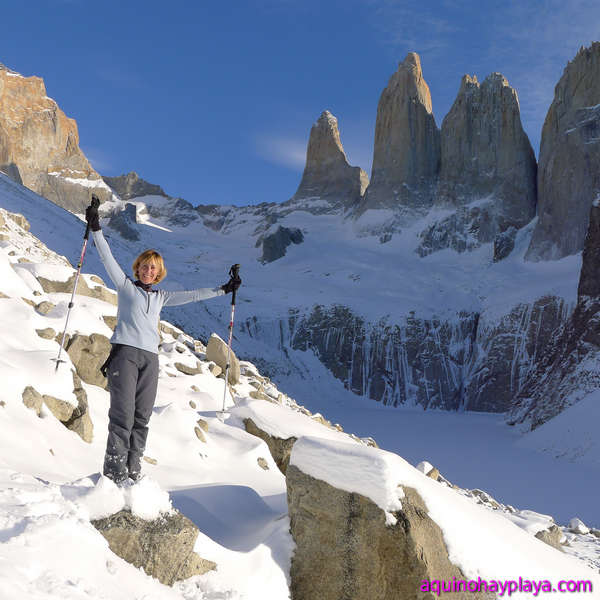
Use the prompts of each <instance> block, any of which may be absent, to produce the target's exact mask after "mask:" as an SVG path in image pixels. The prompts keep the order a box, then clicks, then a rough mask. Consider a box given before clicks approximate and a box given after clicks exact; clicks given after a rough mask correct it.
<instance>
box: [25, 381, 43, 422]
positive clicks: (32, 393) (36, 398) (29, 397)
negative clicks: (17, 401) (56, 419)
mask: <svg viewBox="0 0 600 600" xmlns="http://www.w3.org/2000/svg"><path fill="white" fill-rule="evenodd" d="M22 398H23V404H24V405H25V406H26V407H27V408H30V409H31V410H33V411H35V414H36V415H37V416H38V417H39V416H40V413H41V411H42V405H43V404H44V399H43V398H42V395H41V394H40V393H39V392H38V391H37V390H36V389H35V388H34V387H32V386H30V385H28V386H27V387H26V388H25V389H24V390H23V394H22Z"/></svg>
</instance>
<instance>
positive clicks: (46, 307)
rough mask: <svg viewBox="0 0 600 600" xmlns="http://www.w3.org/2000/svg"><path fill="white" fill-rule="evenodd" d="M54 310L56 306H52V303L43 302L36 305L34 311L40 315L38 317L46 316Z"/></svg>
mask: <svg viewBox="0 0 600 600" xmlns="http://www.w3.org/2000/svg"><path fill="white" fill-rule="evenodd" d="M55 308H56V304H52V302H48V301H47V300H44V301H43V302H40V303H39V304H36V306H35V310H37V312H39V313H40V315H47V314H48V313H49V312H52V311H53V310H54V309H55Z"/></svg>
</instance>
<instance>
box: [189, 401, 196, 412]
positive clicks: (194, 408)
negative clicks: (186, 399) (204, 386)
mask: <svg viewBox="0 0 600 600" xmlns="http://www.w3.org/2000/svg"><path fill="white" fill-rule="evenodd" d="M190 408H191V409H192V410H196V408H197V406H196V403H195V402H194V401H193V400H190Z"/></svg>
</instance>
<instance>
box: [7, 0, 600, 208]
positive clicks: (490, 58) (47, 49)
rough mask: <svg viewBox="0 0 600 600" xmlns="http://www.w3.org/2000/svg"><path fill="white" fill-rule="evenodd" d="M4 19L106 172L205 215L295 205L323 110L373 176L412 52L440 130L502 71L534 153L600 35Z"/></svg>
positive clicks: (562, 27) (484, 15) (370, 25)
mask: <svg viewBox="0 0 600 600" xmlns="http://www.w3.org/2000/svg"><path fill="white" fill-rule="evenodd" d="M0 14H1V18H2V25H3V26H2V36H1V38H0V39H1V41H0V62H2V63H4V64H5V65H7V66H8V67H10V68H12V69H14V70H16V71H18V72H20V73H22V74H23V75H39V76H41V77H43V78H44V80H45V83H46V89H47V91H48V95H49V96H50V97H52V98H54V99H55V100H56V101H57V102H58V104H59V106H60V107H61V108H62V109H63V110H64V111H65V112H66V114H67V115H68V116H69V117H73V118H75V119H76V121H77V123H78V125H79V133H80V142H81V147H82V149H83V150H84V152H85V153H86V155H87V156H88V158H89V159H90V160H91V162H92V164H93V165H94V167H95V168H96V169H97V170H98V171H99V172H100V173H102V174H103V175H120V174H122V173H126V172H128V171H137V172H138V173H139V174H140V176H141V177H143V178H145V179H147V180H148V181H150V182H152V183H157V184H159V185H161V186H162V187H163V188H164V189H165V191H166V192H167V193H168V194H170V195H172V196H179V197H183V198H185V199H186V200H189V201H190V202H192V203H193V204H199V203H202V204H208V203H216V204H239V205H241V204H256V203H259V202H263V201H267V202H281V201H284V200H286V199H288V198H289V197H290V196H292V195H293V193H294V192H295V191H296V188H297V186H298V183H299V181H300V177H301V175H302V169H303V165H304V155H305V149H306V143H307V140H308V134H309V132H310V127H311V125H312V124H313V123H314V121H316V119H317V118H318V117H319V115H320V114H321V112H322V111H323V110H325V109H328V110H330V111H331V112H332V113H333V114H334V115H335V116H336V117H337V118H338V121H339V125H340V132H341V138H342V143H343V144H344V148H345V150H346V153H347V155H348V158H349V160H350V163H351V164H353V165H359V166H361V167H363V168H364V169H365V170H366V171H368V172H369V171H370V169H371V160H372V146H373V132H374V125H375V116H376V111H377V102H378V100H379V96H380V94H381V91H382V90H383V88H384V87H385V86H386V85H387V82H388V79H389V77H390V76H391V75H392V73H393V72H394V71H395V70H396V68H397V65H398V62H400V61H402V60H403V59H404V57H405V56H406V54H407V52H409V51H416V52H418V53H419V54H420V55H421V63H422V66H423V72H424V77H425V79H426V81H427V82H428V84H429V87H430V89H431V93H432V98H433V108H434V113H435V117H436V121H437V123H438V126H440V125H441V122H442V119H443V117H444V115H445V114H446V113H447V111H448V109H449V108H450V106H451V104H452V102H453V101H454V98H455V96H456V93H457V91H458V87H459V84H460V79H461V77H462V75H463V74H464V73H469V74H475V75H477V77H478V78H479V80H480V81H482V80H483V79H484V78H485V77H486V76H487V75H488V74H489V73H491V72H493V71H500V72H501V73H503V74H504V75H505V76H506V77H507V79H508V80H509V83H510V84H511V85H512V86H513V87H515V88H516V89H517V92H518V94H519V99H520V103H521V113H522V114H521V117H522V120H523V124H524V127H525V130H526V131H527V133H528V135H529V137H530V140H531V142H532V145H533V147H534V150H535V151H536V153H537V151H538V148H539V138H540V132H541V126H542V124H543V121H544V117H545V114H546V111H547V109H548V106H549V104H550V102H551V101H552V97H553V93H554V85H555V84H556V82H557V81H558V79H559V78H560V76H561V74H562V71H563V69H564V67H565V65H566V64H567V62H568V61H569V60H571V59H572V58H573V57H574V56H575V54H576V53H577V50H578V49H579V47H580V46H582V45H584V46H587V45H589V44H590V42H591V41H593V40H594V39H599V38H600V3H599V2H598V0H527V1H512V0H501V1H499V0H498V1H497V0H490V1H487V0H478V1H474V0H466V1H459V0H437V1H435V0H431V1H427V2H417V1H416V0H411V1H400V0H398V1H396V0H342V1H331V2H330V1H327V0H320V1H319V0H301V1H291V0H279V1H277V0H256V1H251V0H249V1H248V2H242V1H236V0H233V1H231V2H208V1H201V0H199V1H192V0H189V1H182V0H169V1H168V2H165V1H164V0H163V1H160V2H156V1H154V0H146V1H141V0H127V1H125V0H121V1H119V2H116V1H113V0H104V1H102V2H98V1H89V0H23V1H19V2H16V1H11V2H3V3H2V6H1V12H0Z"/></svg>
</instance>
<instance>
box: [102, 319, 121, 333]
mask: <svg viewBox="0 0 600 600" xmlns="http://www.w3.org/2000/svg"><path fill="white" fill-rule="evenodd" d="M102 320H103V321H104V322H105V323H106V324H107V325H108V327H110V329H112V330H113V331H114V330H115V327H116V326H117V317H113V316H111V315H102Z"/></svg>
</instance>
